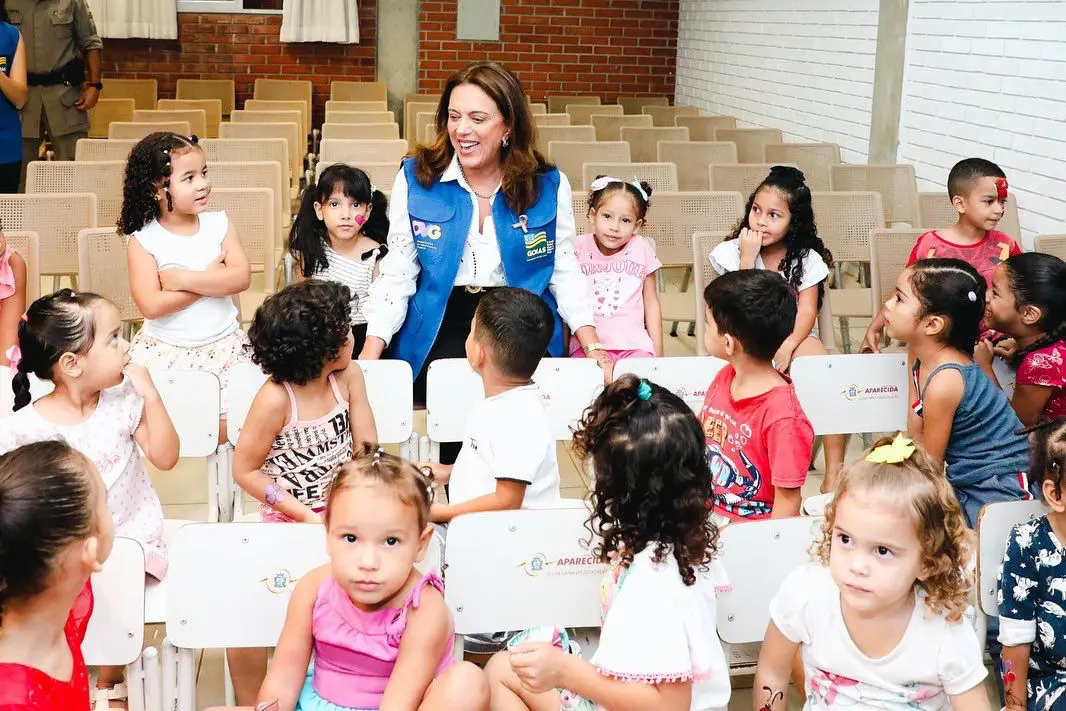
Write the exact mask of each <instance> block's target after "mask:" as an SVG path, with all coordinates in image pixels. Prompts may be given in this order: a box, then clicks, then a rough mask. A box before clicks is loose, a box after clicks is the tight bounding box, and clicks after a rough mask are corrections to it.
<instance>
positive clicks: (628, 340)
mask: <svg viewBox="0 0 1066 711" xmlns="http://www.w3.org/2000/svg"><path fill="white" fill-rule="evenodd" d="M591 187H592V192H590V193H589V214H588V216H589V219H590V220H591V221H592V226H593V229H594V232H592V233H589V234H583V235H579V236H578V238H577V240H576V242H575V244H574V247H575V249H576V251H577V261H578V264H580V265H581V271H582V272H583V273H584V274H585V276H586V277H587V278H588V280H589V290H590V292H591V294H592V308H593V313H594V314H595V318H596V333H597V334H598V335H599V337H600V340H601V341H602V343H603V346H604V348H605V349H606V351H607V354H608V355H609V356H610V358H611V360H612V361H615V362H617V361H618V360H620V359H622V358H651V357H654V356H661V355H662V354H663V323H662V310H661V309H660V307H659V291H658V288H657V287H656V284H655V272H656V271H658V269H659V268H660V267H662V262H660V261H659V260H658V259H657V258H656V257H655V248H654V247H652V246H651V244H649V243H648V241H647V240H645V239H644V238H643V237H641V236H640V235H639V234H637V232H639V231H640V228H641V227H642V226H643V225H644V216H645V215H646V214H647V212H648V205H649V204H650V203H649V198H650V196H651V186H650V185H648V184H647V183H645V182H638V181H637V179H636V178H634V179H633V182H632V183H626V182H623V181H622V180H620V179H618V178H610V177H606V176H602V175H601V176H600V177H598V178H596V179H595V180H594V181H592V186H591ZM570 355H571V356H574V357H579V358H580V357H584V352H583V351H582V349H581V344H580V343H578V341H577V339H576V338H573V339H571V341H570Z"/></svg>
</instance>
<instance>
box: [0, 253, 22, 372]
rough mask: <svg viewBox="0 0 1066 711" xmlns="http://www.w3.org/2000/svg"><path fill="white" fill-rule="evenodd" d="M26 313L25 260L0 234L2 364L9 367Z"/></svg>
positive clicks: (0, 343) (0, 350) (0, 360)
mask: <svg viewBox="0 0 1066 711" xmlns="http://www.w3.org/2000/svg"><path fill="white" fill-rule="evenodd" d="M24 311H26V261H25V260H24V259H23V258H22V256H21V255H19V253H18V252H16V251H15V250H14V249H12V248H11V246H9V245H8V243H7V240H6V239H5V238H4V233H3V232H0V365H7V364H8V362H9V360H10V358H11V354H12V353H13V352H14V351H13V349H14V347H15V343H16V342H17V341H18V330H19V318H20V317H21V316H22V314H23V312H24Z"/></svg>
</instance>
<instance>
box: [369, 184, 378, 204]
mask: <svg viewBox="0 0 1066 711" xmlns="http://www.w3.org/2000/svg"><path fill="white" fill-rule="evenodd" d="M377 191H378V186H376V185H374V184H373V183H371V184H370V199H371V200H373V199H374V193H376V192H377Z"/></svg>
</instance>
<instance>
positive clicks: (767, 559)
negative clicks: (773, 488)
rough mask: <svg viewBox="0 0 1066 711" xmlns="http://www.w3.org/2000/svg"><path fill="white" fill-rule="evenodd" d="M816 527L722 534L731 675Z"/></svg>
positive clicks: (781, 523) (759, 524) (739, 528)
mask: <svg viewBox="0 0 1066 711" xmlns="http://www.w3.org/2000/svg"><path fill="white" fill-rule="evenodd" d="M821 527H822V519H821V518H810V517H802V518H780V519H766V520H762V521H749V522H747V523H743V524H736V525H733V526H726V527H725V528H723V529H722V530H721V533H720V538H719V540H718V558H719V560H720V561H721V563H722V566H723V567H724V568H725V572H726V575H727V576H728V577H729V589H728V590H727V591H725V592H720V593H719V594H718V600H717V605H718V636H719V638H721V640H722V641H723V642H725V643H726V645H727V648H726V660H727V661H728V663H729V667H730V673H731V674H736V673H750V672H751V671H752V670H753V669H754V667H755V663H756V662H757V661H758V658H759V647H760V646H761V644H762V640H763V637H764V636H765V635H766V626H767V624H769V622H770V601H771V600H772V599H773V597H774V595H776V594H777V591H778V589H780V587H781V583H782V582H783V581H784V579H785V578H787V577H788V576H789V574H790V573H791V572H792V571H793V570H795V569H796V568H798V567H799V566H801V565H803V564H804V563H807V562H808V561H809V560H810V559H811V556H810V551H811V547H812V546H813V545H814V542H815V541H816V540H819V538H820V537H821ZM752 561H758V565H753V564H752ZM450 582H451V581H450V579H449V583H450Z"/></svg>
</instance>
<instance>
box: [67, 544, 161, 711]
mask: <svg viewBox="0 0 1066 711" xmlns="http://www.w3.org/2000/svg"><path fill="white" fill-rule="evenodd" d="M144 580H145V576H144V549H142V548H141V544H140V543H138V542H137V541H135V540H133V539H132V538H116V539H115V545H114V548H112V550H111V556H110V557H109V558H108V559H107V562H106V563H104V568H103V570H102V571H100V572H99V573H97V574H95V575H93V576H92V585H93V614H92V617H91V618H89V626H88V628H87V629H86V631H85V641H84V642H82V645H81V651H82V655H83V656H84V657H85V663H86V664H87V665H89V666H124V667H126V687H127V694H128V699H127V701H128V705H129V708H130V711H145V710H147V711H159V710H160V709H162V708H163V706H162V699H161V698H160V691H161V688H162V687H161V686H160V671H159V655H158V652H157V650H156V649H155V648H154V647H148V648H147V649H145V650H144V651H143V652H142V651H141V650H142V647H143V646H144ZM106 696H107V692H106V691H104V692H103V693H102V694H100V700H101V701H102V702H103V708H106V707H107V702H106Z"/></svg>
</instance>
